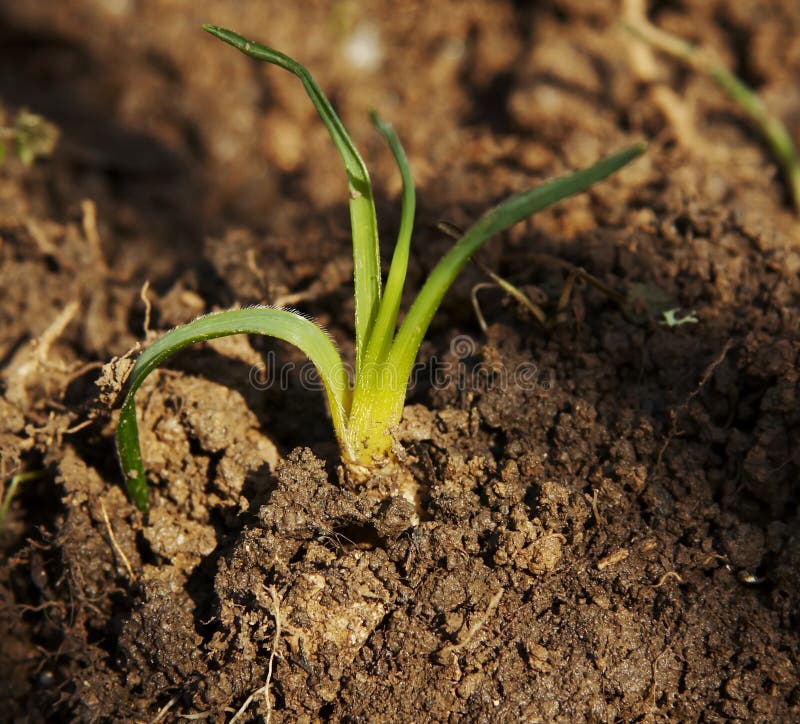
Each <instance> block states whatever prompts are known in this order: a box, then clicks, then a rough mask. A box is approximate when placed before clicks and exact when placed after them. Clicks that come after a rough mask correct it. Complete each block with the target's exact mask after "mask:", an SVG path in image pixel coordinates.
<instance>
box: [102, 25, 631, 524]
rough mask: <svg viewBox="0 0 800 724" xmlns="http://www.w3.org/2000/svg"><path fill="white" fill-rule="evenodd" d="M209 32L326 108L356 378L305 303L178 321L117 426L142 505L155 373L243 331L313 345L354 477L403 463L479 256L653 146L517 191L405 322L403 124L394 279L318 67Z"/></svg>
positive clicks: (132, 380)
mask: <svg viewBox="0 0 800 724" xmlns="http://www.w3.org/2000/svg"><path fill="white" fill-rule="evenodd" d="M204 30H206V31H207V32H209V33H210V34H211V35H214V36H216V37H217V38H220V39H221V40H223V41H225V42H226V43H229V44H230V45H232V46H233V47H235V48H237V49H238V50H240V51H242V52H243V53H245V54H246V55H248V56H250V57H252V58H256V59H258V60H264V61H267V62H269V63H273V64H275V65H277V66H279V67H281V68H283V69H284V70H287V71H289V72H290V73H293V74H294V75H296V76H297V77H298V78H299V79H300V81H301V82H302V84H303V87H304V88H305V90H306V92H307V93H308V95H309V97H310V98H311V101H312V103H313V104H314V107H315V108H316V109H317V111H318V112H319V115H320V116H321V118H322V121H323V122H324V124H325V126H326V127H327V129H328V131H329V133H330V135H331V138H332V139H333V142H334V144H335V146H336V149H337V150H338V152H339V155H340V156H341V158H342V161H343V162H344V167H345V173H346V177H347V185H348V189H349V192H350V201H349V204H350V219H351V232H352V242H353V260H354V264H353V277H354V291H355V348H356V362H355V368H354V379H353V380H352V382H351V380H350V379H349V375H348V373H347V371H346V367H345V365H344V363H343V361H342V359H341V357H340V356H339V353H338V352H337V350H336V348H335V347H334V344H333V342H332V341H331V338H330V337H329V336H328V334H327V333H326V332H325V331H324V330H323V329H322V328H321V327H319V326H318V325H317V324H315V323H314V322H312V321H310V320H309V319H307V318H305V317H304V316H302V315H301V314H299V313H298V312H294V311H290V310H287V309H278V308H273V307H256V308H249V309H237V310H231V311H224V312H217V313H214V314H209V315H206V316H204V317H200V318H199V319H196V320H194V321H192V322H189V323H188V324H185V325H183V326H181V327H178V328H176V329H173V330H171V331H169V332H167V333H166V334H164V335H163V336H162V337H161V338H159V339H158V340H157V341H156V342H154V343H153V344H152V345H151V346H150V347H148V348H147V349H146V350H145V351H144V352H142V354H141V355H140V356H139V359H138V360H137V362H136V364H135V366H134V368H133V371H132V372H131V375H130V377H129V381H128V388H127V394H126V397H125V399H124V401H123V404H122V409H121V412H120V418H119V426H118V428H117V449H118V452H119V457H120V461H121V464H122V469H123V472H124V474H125V478H126V483H127V488H128V491H129V493H130V495H131V497H132V498H133V500H134V502H135V503H136V505H137V506H138V507H139V508H140V509H141V510H146V509H147V507H148V490H147V481H146V478H145V473H144V467H143V462H142V455H141V451H140V447H139V434H138V429H137V423H136V408H135V402H134V398H135V395H136V391H137V390H138V389H139V387H140V386H141V384H142V382H143V381H144V379H145V378H146V377H147V375H149V374H150V373H151V372H152V371H153V370H154V369H156V368H157V367H158V366H159V365H160V364H161V363H162V362H164V361H165V360H166V359H167V358H168V357H169V356H171V355H172V354H174V353H175V352H177V351H178V350H180V349H183V348H184V347H186V346H188V345H190V344H194V343H195V342H202V341H204V340H209V339H213V338H216V337H224V336H228V335H234V334H263V335H267V336H271V337H276V338H278V339H281V340H284V341H286V342H289V343H291V344H294V345H295V346H297V347H298V348H299V349H300V350H302V351H303V352H304V353H305V354H306V355H307V356H308V358H309V359H310V360H311V362H312V363H313V364H314V365H315V367H316V369H317V371H318V373H319V376H320V378H321V380H322V383H323V386H324V389H325V393H326V396H327V401H328V404H329V407H330V414H331V418H332V422H333V427H334V430H335V433H336V438H337V440H338V443H339V446H340V449H341V455H342V460H343V462H344V464H345V467H346V468H347V469H348V471H349V472H350V473H351V475H352V476H353V477H356V478H358V477H359V476H361V477H362V478H363V477H365V476H367V475H369V474H371V473H372V472H373V471H376V470H378V469H380V468H381V467H382V466H384V465H386V464H391V463H392V454H391V451H392V446H393V439H392V434H391V431H392V428H393V427H394V426H395V425H397V424H398V423H399V422H400V418H401V416H402V412H403V406H404V404H405V396H406V388H407V385H408V379H409V375H410V373H411V371H412V366H413V364H414V361H415V359H416V356H417V352H418V350H419V347H420V344H421V343H422V340H423V337H424V336H425V333H426V331H427V329H428V326H429V324H430V322H431V319H432V318H433V316H434V314H435V312H436V310H437V308H438V307H439V304H440V302H441V300H442V297H443V296H444V294H445V292H446V291H447V290H448V288H449V287H450V286H451V284H452V283H453V281H454V280H455V278H456V276H457V275H458V273H459V272H460V271H461V269H462V268H463V266H464V265H465V264H466V263H467V261H468V260H469V258H470V257H471V256H472V255H473V254H474V253H475V252H476V251H477V250H478V249H479V248H480V247H481V246H483V244H485V243H486V242H487V241H488V240H489V239H490V238H491V237H493V236H495V235H497V234H499V233H500V232H502V231H504V230H505V229H508V228H509V227H510V226H512V225H513V224H515V223H517V222H518V221H520V220H522V219H525V218H526V217H528V216H529V215H531V214H532V213H534V212H536V211H539V210H540V209H543V208H545V207H547V206H549V205H551V204H553V203H555V202H556V201H559V200H560V199H563V198H565V197H567V196H571V195H573V194H576V193H579V192H581V191H585V190H586V189H588V188H589V187H590V186H592V185H593V184H595V183H597V182H598V181H600V180H602V179H604V178H606V177H607V176H608V175H610V174H611V173H613V172H614V171H617V170H618V169H619V168H621V167H622V166H624V165H625V164H627V163H629V162H630V161H631V160H633V159H634V158H636V157H637V156H638V155H639V154H641V153H642V151H643V150H644V146H643V145H642V144H638V145H635V146H632V147H630V148H627V149H625V150H623V151H620V152H618V153H615V154H612V155H610V156H608V157H607V158H604V159H602V160H601V161H599V162H598V163H596V164H594V165H593V166H590V167H588V168H585V169H583V170H580V171H576V172H575V173H572V174H570V175H568V176H565V177H562V178H558V179H555V180H552V181H549V182H547V183H544V184H542V185H541V186H538V187H536V188H534V189H532V190H529V191H524V192H522V193H517V194H514V195H513V196H510V197H509V198H507V199H506V200H505V201H503V202H502V203H500V204H499V205H497V206H495V207H494V208H493V209H491V210H490V211H488V212H487V213H486V214H485V215H484V216H483V217H481V218H480V219H479V220H478V221H477V222H476V223H475V224H474V225H473V226H472V227H471V228H469V229H468V230H467V231H466V233H464V234H463V235H462V236H461V238H459V240H458V241H457V242H456V243H455V244H454V246H453V247H452V248H451V249H450V251H449V252H447V253H446V254H445V255H444V257H443V258H442V259H441V261H440V262H439V263H438V264H437V265H436V266H435V267H434V269H433V271H432V272H431V273H430V275H429V276H428V279H427V281H426V282H425V284H424V285H423V287H422V290H421V291H420V292H419V294H418V295H417V298H416V300H415V301H414V303H413V304H412V305H411V308H410V309H409V310H408V312H407V313H406V315H405V318H404V320H403V322H402V324H400V325H399V328H398V326H397V321H398V313H399V310H400V300H401V297H402V292H403V285H404V282H405V277H406V269H407V266H408V258H409V253H410V244H411V232H412V226H413V221H414V209H415V191H414V185H413V182H412V179H411V171H410V169H409V165H408V160H407V158H406V155H405V152H404V151H403V148H402V146H401V145H400V142H399V140H398V139H397V136H396V135H395V133H394V131H393V130H392V129H391V127H390V126H389V125H388V124H387V123H385V122H384V121H382V120H381V119H380V118H378V116H377V115H376V114H374V113H373V114H372V120H373V123H374V124H375V127H376V128H377V130H378V132H379V133H380V134H381V135H382V136H383V138H384V139H385V140H386V141H387V143H388V145H389V149H390V150H391V153H392V155H393V156H394V159H395V161H396V163H397V165H398V167H399V170H400V174H401V177H402V182H403V190H402V210H401V219H400V228H399V232H398V237H397V243H396V245H395V248H394V253H393V257H392V261H391V264H390V267H389V273H388V276H387V279H386V284H385V287H383V288H382V284H381V269H380V255H379V248H378V232H377V221H376V217H375V204H374V201H373V195H372V186H371V184H370V180H369V175H368V174H367V169H366V167H365V166H364V162H363V161H362V160H361V156H360V155H359V154H358V151H357V150H356V148H355V146H354V145H353V142H352V141H351V140H350V137H349V136H348V134H347V131H346V130H345V128H344V126H343V125H342V122H341V120H340V119H339V117H338V116H337V115H336V113H335V111H334V110H333V107H332V106H331V104H330V102H329V101H328V99H327V98H326V97H325V95H324V94H323V93H322V91H321V90H320V89H319V87H318V86H317V84H316V83H315V82H314V79H313V78H312V77H311V75H310V74H309V72H308V71H307V70H306V69H305V68H304V67H303V66H302V65H300V64H299V63H297V62H296V61H294V60H292V59H291V58H289V57H288V56H286V55H284V54H282V53H279V52H278V51H276V50H272V49H270V48H267V47H265V46H263V45H260V44H259V43H256V42H254V41H251V40H247V39H246V38H244V37H242V36H241V35H238V34H237V33H234V32H231V31H229V30H224V29H222V28H218V27H216V26H213V25H206V26H204Z"/></svg>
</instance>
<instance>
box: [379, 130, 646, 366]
mask: <svg viewBox="0 0 800 724" xmlns="http://www.w3.org/2000/svg"><path fill="white" fill-rule="evenodd" d="M644 148H645V146H644V144H641V143H640V144H636V145H634V146H631V147H630V148H626V149H624V150H622V151H618V152H617V153H614V154H611V155H610V156H607V157H606V158H604V159H602V160H600V161H598V162H597V163H595V164H594V165H592V166H589V167H588V168H585V169H581V170H580V171H575V172H574V173H571V174H569V175H567V176H562V177H560V178H557V179H553V180H552V181H548V182H546V183H543V184H541V185H540V186H537V187H536V188H534V189H531V190H530V191H523V192H522V193H518V194H514V195H513V196H511V197H509V198H508V199H506V200H505V201H503V202H501V203H500V204H498V205H497V206H495V207H494V208H493V209H491V210H490V211H488V212H487V213H486V214H485V215H484V216H483V217H481V218H480V219H479V220H478V221H477V222H476V223H475V224H474V225H473V226H472V227H471V228H470V229H469V230H468V231H467V232H466V233H465V234H464V236H463V237H461V239H460V240H459V241H458V242H457V243H456V245H455V246H454V247H453V248H452V249H451V250H450V251H449V252H448V253H447V254H445V256H444V257H443V258H442V260H441V261H440V262H439V263H438V264H437V265H436V266H435V267H434V269H433V271H432V272H431V273H430V276H429V277H428V279H427V281H426V282H425V285H424V286H423V287H422V291H420V293H419V295H418V296H417V298H416V300H415V301H414V304H413V305H412V306H411V309H410V310H409V311H408V314H407V315H406V318H405V320H404V321H403V324H402V326H401V327H400V331H399V332H398V333H397V338H396V340H395V343H394V345H393V346H392V351H391V353H390V355H389V363H390V364H391V365H393V366H394V367H395V369H396V370H397V376H398V379H400V380H406V379H407V377H408V374H409V373H410V372H411V367H412V365H413V364H414V359H415V358H416V356H417V351H418V350H419V347H420V344H422V339H423V337H424V336H425V333H426V332H427V331H428V326H429V325H430V323H431V319H433V315H434V314H435V313H436V310H437V309H438V308H439V304H440V303H441V301H442V297H444V295H445V293H446V292H447V290H448V289H449V288H450V286H451V285H452V283H453V281H454V280H455V278H456V276H457V275H458V273H459V272H460V271H461V269H462V268H463V266H464V264H466V263H467V261H468V260H469V258H470V257H471V256H472V255H473V254H474V253H475V252H476V251H478V249H480V248H481V247H482V246H483V245H484V244H485V243H486V242H487V241H488V240H489V239H491V238H492V237H493V236H495V235H496V234H499V233H500V232H501V231H505V230H506V229H508V228H509V227H511V226H513V225H514V224H516V223H517V222H518V221H521V220H522V219H525V218H527V217H528V216H530V215H531V214H533V213H535V212H536V211H540V210H541V209H544V208H546V207H547V206H550V205H551V204H554V203H555V202H557V201H560V200H561V199H564V198H566V197H567V196H572V195H574V194H577V193H580V192H582V191H586V190H587V189H588V188H589V187H591V186H592V185H593V184H595V183H597V182H598V181H602V180H603V179H604V178H606V177H607V176H610V175H611V174H612V173H614V172H615V171H618V170H619V169H620V168H622V167H623V166H625V165H626V164H627V163H629V162H630V161H632V160H633V159H634V158H636V157H637V156H639V155H640V154H641V153H642V152H643V151H644Z"/></svg>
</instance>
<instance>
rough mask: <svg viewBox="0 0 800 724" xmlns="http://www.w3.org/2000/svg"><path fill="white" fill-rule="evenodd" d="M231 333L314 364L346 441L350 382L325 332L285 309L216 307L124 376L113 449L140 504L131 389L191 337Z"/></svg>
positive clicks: (142, 485) (141, 478)
mask: <svg viewBox="0 0 800 724" xmlns="http://www.w3.org/2000/svg"><path fill="white" fill-rule="evenodd" d="M233 334H263V335H267V336H269V337H276V338H277V339H281V340H283V341H285V342H289V343H291V344H293V345H295V346H296V347H298V348H299V349H300V350H301V351H302V352H304V353H305V355H306V356H307V357H308V358H309V359H310V360H311V362H313V363H314V365H315V366H316V368H317V370H318V372H319V375H320V377H321V378H322V382H323V384H324V386H325V392H326V393H327V397H328V402H329V404H330V409H331V417H332V418H333V425H334V428H335V430H336V435H337V437H338V438H339V442H340V445H342V446H343V450H344V449H345V448H344V446H345V445H346V440H347V437H346V425H347V414H348V410H349V407H350V383H349V380H348V378H347V371H346V369H345V367H344V365H343V364H342V361H341V358H340V357H339V353H338V352H337V351H336V348H335V347H334V345H333V342H332V341H331V339H330V337H328V335H327V334H326V333H325V332H324V331H323V330H322V329H321V328H320V327H318V326H317V325H316V324H314V322H312V321H311V320H309V319H306V318H305V317H303V316H301V315H299V314H298V313H297V312H292V311H289V310H286V309H272V308H268V307H254V308H249V309H235V310H231V311H227V312H216V313H214V314H209V315H207V316H205V317H200V318H198V319H195V320H194V321H193V322H189V323H188V324H185V325H183V326H181V327H177V328H176V329H173V330H171V331H169V332H167V333H166V334H165V335H163V336H162V337H161V338H159V339H158V340H157V341H156V342H155V343H154V344H153V345H152V346H150V347H148V348H147V349H146V350H145V351H144V352H142V354H141V355H140V356H139V359H138V360H137V361H136V365H135V366H134V368H133V372H131V376H130V378H129V380H128V385H129V386H128V391H127V394H126V396H125V400H124V402H123V403H122V409H121V411H120V418H119V426H118V427H117V452H118V453H119V459H120V464H121V466H122V472H123V475H124V476H125V482H126V486H127V488H128V493H129V494H130V496H131V498H132V499H133V501H134V503H135V504H136V506H137V507H138V508H139V509H140V510H143V511H144V510H147V508H148V494H147V479H146V478H145V474H144V464H143V462H142V452H141V448H140V446H139V428H138V425H137V422H136V404H135V397H136V391H137V390H138V389H139V387H140V386H141V384H142V382H144V380H145V378H146V377H147V375H149V374H150V373H151V372H152V371H153V370H154V369H156V368H157V367H158V366H159V365H160V364H161V363H162V362H164V361H165V360H166V359H167V358H168V357H170V356H171V355H173V354H175V352H177V351H179V350H181V349H183V348H184V347H187V346H189V345H191V344H194V343H195V342H203V341H205V340H209V339H214V338H216V337H227V336H230V335H233Z"/></svg>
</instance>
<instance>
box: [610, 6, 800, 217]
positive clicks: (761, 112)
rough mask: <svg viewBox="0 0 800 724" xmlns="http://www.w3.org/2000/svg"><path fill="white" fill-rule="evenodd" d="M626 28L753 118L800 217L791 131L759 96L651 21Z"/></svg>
mask: <svg viewBox="0 0 800 724" xmlns="http://www.w3.org/2000/svg"><path fill="white" fill-rule="evenodd" d="M623 26H624V27H625V28H626V29H627V30H628V31H629V32H631V33H632V34H633V35H635V36H636V37H637V38H639V39H640V40H642V41H644V42H645V43H647V44H648V45H650V46H652V47H654V48H656V49H657V50H660V51H661V52H663V53H666V54H667V55H670V56H672V57H673V58H676V59H677V60H680V61H682V62H684V63H685V64H686V65H688V66H689V67H690V68H692V69H694V70H696V71H698V72H701V73H705V74H706V75H707V76H709V77H710V78H711V79H712V80H713V81H714V82H715V83H716V84H717V85H718V86H719V87H720V88H721V89H722V90H723V91H724V92H725V93H727V94H728V96H729V97H730V98H731V99H732V100H733V101H734V102H736V103H737V104H738V105H739V107H740V108H741V109H742V110H743V111H744V112H745V113H746V114H747V115H748V116H749V117H750V120H751V121H752V122H753V123H754V124H755V126H756V127H757V128H758V130H759V131H760V132H761V135H762V137H763V138H764V141H765V142H766V144H767V146H768V147H769V149H770V151H771V152H772V155H773V156H774V157H775V158H776V159H777V161H778V163H779V164H780V166H781V170H782V171H783V176H784V179H785V181H786V184H787V186H788V188H789V195H790V196H791V200H792V204H793V205H794V208H795V211H796V212H798V213H800V156H798V152H797V148H796V146H795V144H794V141H793V140H792V137H791V135H790V134H789V131H788V130H787V129H786V126H785V125H784V124H783V123H782V122H781V120H780V119H779V118H778V117H777V116H775V115H774V114H772V113H771V112H770V111H769V109H768V108H767V107H766V105H765V104H764V101H762V100H761V98H760V97H759V96H758V94H757V93H756V92H755V91H754V90H753V89H752V88H750V87H749V86H748V85H747V84H746V83H744V82H743V81H742V80H740V79H739V78H737V77H736V76H735V75H734V74H733V73H731V72H730V71H729V70H728V69H727V68H726V67H725V66H723V65H722V64H721V63H719V62H717V61H716V60H715V59H714V58H713V57H712V56H711V55H710V54H709V53H708V51H704V50H702V49H699V48H696V47H695V46H693V45H691V44H690V43H687V42H686V41H685V40H683V39H682V38H679V37H677V36H675V35H672V34H671V33H668V32H667V31H665V30H662V29H661V28H658V27H656V26H655V25H652V24H651V23H650V22H649V21H647V20H640V21H638V22H635V23H630V22H624V23H623Z"/></svg>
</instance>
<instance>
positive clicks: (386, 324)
mask: <svg viewBox="0 0 800 724" xmlns="http://www.w3.org/2000/svg"><path fill="white" fill-rule="evenodd" d="M371 117H372V122H373V123H374V124H375V127H376V128H377V129H378V131H379V132H380V134H381V135H382V136H383V137H384V138H385V139H386V142H387V143H388V144H389V148H390V149H391V151H392V155H393V156H394V159H395V161H396V162H397V167H398V169H399V170H400V176H401V178H402V180H403V195H402V207H401V209H402V210H401V212H400V229H399V230H398V232H397V244H396V245H395V247H394V254H393V255H392V263H391V265H390V266H389V275H388V277H387V278H386V286H385V288H384V291H383V298H382V299H381V304H380V307H379V308H378V316H377V318H376V319H375V324H374V326H373V328H372V334H371V335H370V340H369V345H368V346H367V352H366V355H365V358H364V359H365V362H366V364H368V365H371V364H375V363H377V362H379V361H383V360H384V359H385V357H386V355H387V354H388V352H389V349H390V348H391V345H392V340H393V339H394V332H395V325H396V324H397V314H398V312H399V311H400V302H401V300H402V298H403V286H404V285H405V281H406V272H407V271H408V256H409V253H410V249H411V234H412V232H413V231H414V213H415V211H416V205H417V197H416V192H415V190H414V180H413V178H412V177H411V168H410V167H409V165H408V157H407V156H406V153H405V151H404V150H403V146H402V145H401V143H400V139H399V138H398V137H397V134H396V133H395V132H394V129H393V128H392V127H391V126H390V125H389V124H388V123H386V122H385V121H384V120H382V119H381V118H380V116H378V114H377V113H376V112H375V111H372V113H371Z"/></svg>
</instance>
